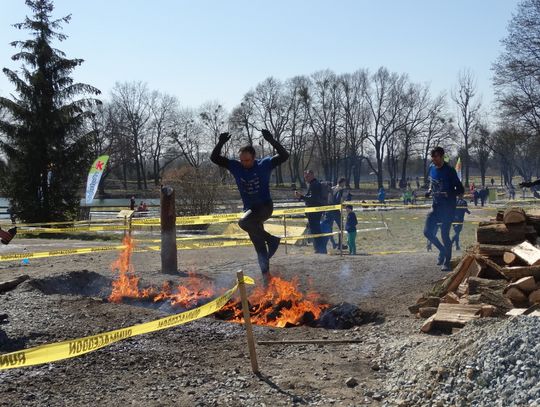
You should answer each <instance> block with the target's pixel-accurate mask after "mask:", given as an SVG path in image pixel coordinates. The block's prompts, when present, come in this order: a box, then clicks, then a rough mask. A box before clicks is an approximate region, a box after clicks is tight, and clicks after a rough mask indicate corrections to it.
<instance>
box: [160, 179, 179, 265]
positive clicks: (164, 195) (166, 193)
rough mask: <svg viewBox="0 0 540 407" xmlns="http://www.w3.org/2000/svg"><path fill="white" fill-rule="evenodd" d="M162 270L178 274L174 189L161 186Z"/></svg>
mask: <svg viewBox="0 0 540 407" xmlns="http://www.w3.org/2000/svg"><path fill="white" fill-rule="evenodd" d="M160 209H161V272H162V273H165V274H178V256H177V246H176V210H175V202H174V189H173V188H172V187H169V186H162V187H161V197H160Z"/></svg>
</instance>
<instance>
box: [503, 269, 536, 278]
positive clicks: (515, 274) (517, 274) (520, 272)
mask: <svg viewBox="0 0 540 407" xmlns="http://www.w3.org/2000/svg"><path fill="white" fill-rule="evenodd" d="M501 272H502V273H503V274H504V275H505V276H506V278H508V279H509V280H512V281H513V280H519V279H520V278H522V277H528V276H532V277H534V278H535V279H536V280H540V266H518V267H503V268H502V269H501Z"/></svg>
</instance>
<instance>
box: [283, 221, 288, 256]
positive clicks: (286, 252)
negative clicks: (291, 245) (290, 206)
mask: <svg viewBox="0 0 540 407" xmlns="http://www.w3.org/2000/svg"><path fill="white" fill-rule="evenodd" d="M283 236H284V237H285V239H284V243H285V254H288V251H287V217H286V216H285V215H283Z"/></svg>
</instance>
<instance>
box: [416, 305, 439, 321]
mask: <svg viewBox="0 0 540 407" xmlns="http://www.w3.org/2000/svg"><path fill="white" fill-rule="evenodd" d="M436 312H437V308H435V307H422V308H420V310H419V311H418V313H419V314H420V317H421V318H429V317H430V316H432V315H434V314H435V313H436Z"/></svg>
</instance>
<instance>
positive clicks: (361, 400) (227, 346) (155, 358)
mask: <svg viewBox="0 0 540 407" xmlns="http://www.w3.org/2000/svg"><path fill="white" fill-rule="evenodd" d="M13 243H14V245H13V246H12V247H11V245H10V248H11V249H12V250H15V251H18V250H17V249H20V248H21V247H32V250H36V251H37V250H46V249H47V248H50V247H55V248H57V247H66V244H67V243H66V241H55V240H36V239H33V240H24V239H19V240H17V241H14V242H13ZM94 244H95V245H102V244H103V243H99V242H78V241H70V243H69V245H71V246H78V247H86V246H89V245H94ZM17 246H20V247H17ZM117 255H118V253H116V252H111V253H108V252H107V253H99V254H96V255H79V256H70V257H59V258H48V259H40V260H37V259H36V260H31V263H30V265H29V266H25V267H23V266H20V265H14V264H11V263H1V264H0V273H1V277H0V281H5V280H8V279H10V278H13V277H16V276H18V275H21V274H29V275H30V276H31V278H32V279H33V280H43V279H46V278H49V277H53V276H56V277H61V276H63V277H65V278H67V276H68V273H70V272H74V271H82V270H88V271H91V272H95V273H99V274H101V275H102V276H104V277H106V278H111V277H112V273H111V271H110V264H111V262H112V261H113V260H114V259H115V258H116V256H117ZM179 259H180V261H179V263H180V265H181V268H182V270H190V271H195V272H197V273H199V274H201V275H204V276H207V277H208V278H211V279H213V280H214V281H216V282H217V283H218V284H221V285H223V286H226V287H227V286H228V287H230V286H232V285H233V282H234V278H235V272H236V270H238V269H243V270H244V272H245V273H246V274H248V275H251V276H253V277H255V278H257V279H258V278H259V272H258V269H257V267H256V263H255V255H254V252H253V250H252V248H251V247H245V248H235V249H212V250H193V251H181V252H180V254H179ZM435 261H436V256H435V254H432V253H415V254H399V255H388V256H376V255H373V256H343V257H340V256H335V255H333V256H332V255H314V254H311V253H310V252H309V250H308V249H307V248H299V247H294V248H289V253H288V254H285V251H284V248H283V247H281V248H280V250H279V251H278V253H277V254H276V256H275V258H274V259H273V261H272V272H274V273H280V274H281V275H282V276H283V277H285V278H292V277H294V276H297V277H298V278H299V279H300V281H301V285H302V287H306V288H307V287H309V286H311V287H313V289H314V290H315V291H317V292H319V293H320V294H321V295H322V296H323V297H324V298H325V299H326V300H327V301H329V302H331V303H339V302H342V301H348V302H350V303H353V304H357V305H359V306H360V307H361V308H362V309H365V310H374V311H378V312H380V313H381V314H382V316H383V317H384V321H383V322H379V323H370V324H367V325H363V326H360V327H356V328H353V329H351V330H340V331H337V330H336V331H334V330H326V329H320V328H319V329H316V328H307V327H298V328H288V329H277V328H270V327H260V326H258V327H255V335H256V338H257V339H258V340H270V339H272V340H281V339H308V338H311V339H359V340H361V341H362V343H360V344H336V345H289V346H284V345H278V346H268V345H266V346H265V345H259V346H258V347H257V352H258V357H259V364H260V369H261V372H262V376H261V377H256V376H254V375H253V374H252V373H251V370H250V363H249V358H248V351H247V347H246V344H245V335H244V331H243V327H242V326H241V325H238V324H234V323H228V322H223V321H218V320H215V319H214V318H211V317H209V318H204V319H201V320H198V321H195V322H192V323H189V324H186V325H182V326H180V327H176V328H172V329H169V330H165V331H161V332H157V333H152V334H148V335H143V336H139V337H136V338H131V339H128V340H125V341H121V342H119V343H116V344H114V345H112V346H109V347H106V348H104V349H101V350H98V351H95V352H92V353H90V354H87V355H84V356H82V357H78V358H74V359H69V360H64V361H60V362H56V363H52V364H45V365H41V366H35V367H28V368H22V369H13V370H8V371H2V372H0V394H2V397H1V398H0V405H2V406H79V405H81V406H83V405H105V406H109V405H123V404H126V405H135V406H168V405H175V406H217V405H219V406H239V405H245V406H289V405H321V406H326V405H339V406H355V405H362V404H366V405H379V404H381V403H384V399H383V397H384V393H383V395H382V396H381V395H379V394H377V392H378V390H379V389H381V388H382V384H383V383H384V380H385V374H386V373H385V372H383V371H381V370H380V369H379V368H378V366H376V365H375V366H374V365H373V360H374V359H376V358H377V356H378V355H377V350H378V349H380V347H384V346H385V344H386V343H387V341H389V340H390V339H391V340H392V341H395V340H400V339H403V341H405V342H407V343H413V344H414V343H421V342H425V341H437V340H439V338H438V337H434V336H428V335H423V334H420V333H419V327H420V325H421V321H420V320H417V319H415V318H414V317H411V316H410V315H409V312H408V310H407V306H408V305H410V304H411V303H414V301H415V300H416V298H417V297H418V296H419V295H420V294H421V293H422V292H424V291H425V290H427V289H428V288H429V287H431V286H432V285H433V283H434V282H435V281H436V280H438V279H440V278H442V277H443V275H442V273H441V272H440V271H439V268H438V267H437V266H435ZM133 264H134V266H135V269H136V271H137V274H138V275H139V276H140V277H141V278H142V280H143V284H147V283H150V282H151V283H154V284H158V283H160V282H162V281H164V280H166V279H170V278H171V277H170V276H168V275H163V274H161V273H160V272H159V269H160V257H159V253H156V252H149V253H135V254H134V255H133ZM59 286H60V287H61V284H60V285H59ZM86 294H87V296H80V295H70V294H49V295H47V294H44V293H43V292H41V291H40V290H38V289H37V288H36V284H35V282H34V283H33V282H32V281H27V282H25V283H23V284H21V285H20V286H19V287H18V288H17V289H15V290H13V291H11V292H8V293H5V294H2V295H0V301H1V306H0V313H6V314H8V316H9V323H7V324H5V325H2V326H0V328H1V329H2V330H3V331H4V332H5V335H4V336H3V337H2V338H0V352H2V353H4V352H8V351H13V350H18V349H21V348H24V347H32V346H36V345H38V344H44V343H50V342H54V341H60V340H65V339H71V338H76V337H81V336H85V335H91V334H96V333H99V332H102V331H106V330H111V329H117V328H121V327H125V326H129V325H133V324H136V323H140V322H144V321H149V320H152V319H156V318H158V317H161V316H163V315H164V314H163V312H162V311H159V310H154V309H148V308H142V307H139V306H135V305H129V304H112V303H108V302H106V301H104V300H103V299H102V298H100V294H101V295H104V294H105V293H104V292H103V290H102V291H101V292H91V290H90V291H87V292H86ZM349 377H354V378H355V379H356V380H357V381H358V382H359V383H360V384H359V385H358V386H355V387H348V386H347V385H346V384H345V381H346V379H347V378H349Z"/></svg>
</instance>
